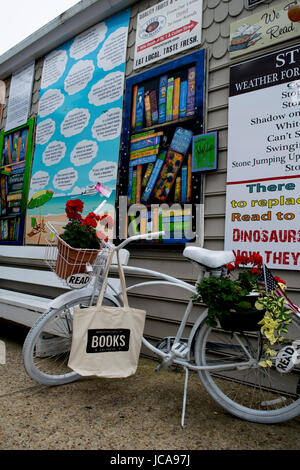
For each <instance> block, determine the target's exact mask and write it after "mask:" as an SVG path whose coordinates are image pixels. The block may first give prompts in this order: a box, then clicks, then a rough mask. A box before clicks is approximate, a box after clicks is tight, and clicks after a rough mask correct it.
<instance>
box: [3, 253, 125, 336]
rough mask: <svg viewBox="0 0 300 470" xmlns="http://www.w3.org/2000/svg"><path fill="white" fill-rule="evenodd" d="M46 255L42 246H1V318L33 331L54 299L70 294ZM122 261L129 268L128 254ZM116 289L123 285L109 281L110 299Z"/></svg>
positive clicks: (114, 280)
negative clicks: (35, 323)
mask: <svg viewBox="0 0 300 470" xmlns="http://www.w3.org/2000/svg"><path fill="white" fill-rule="evenodd" d="M44 254H45V247H40V246H0V318H3V319H6V320H10V321H13V322H15V323H19V324H22V325H26V326H29V327H31V326H32V324H33V323H34V321H35V320H36V319H37V318H38V316H39V315H40V314H42V313H43V312H45V311H46V310H47V309H48V307H49V303H50V302H51V300H52V299H54V298H55V297H57V296H58V295H60V294H62V293H64V292H67V291H68V290H69V288H68V287H67V286H66V284H65V283H64V282H63V281H62V280H61V279H60V278H58V277H57V276H56V274H55V273H54V272H52V271H51V270H50V269H49V268H48V267H47V265H46V263H45V261H44ZM120 258H121V262H122V264H123V265H124V266H126V265H127V264H128V261H129V252H128V251H127V250H121V252H120ZM112 264H116V258H115V257H114V258H113V262H112ZM114 289H115V290H119V289H120V281H119V279H117V278H109V280H108V287H107V293H108V295H114V293H115V290H114Z"/></svg>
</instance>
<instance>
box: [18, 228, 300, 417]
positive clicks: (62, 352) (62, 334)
mask: <svg viewBox="0 0 300 470" xmlns="http://www.w3.org/2000/svg"><path fill="white" fill-rule="evenodd" d="M151 235H156V236H157V235H158V234H148V235H138V236H134V237H130V238H128V239H127V240H125V241H123V242H122V243H121V244H120V245H119V246H118V247H116V246H114V245H112V244H109V248H110V249H113V250H116V251H117V250H120V249H122V248H124V247H125V246H126V245H127V244H128V243H130V242H131V241H135V240H138V239H142V238H149V236H151ZM103 253H104V251H103ZM183 255H184V256H185V257H187V258H188V259H189V260H190V261H191V262H192V263H193V264H194V265H195V266H197V268H198V271H199V275H198V278H197V281H196V283H198V282H199V281H200V279H201V278H202V276H203V275H204V272H205V271H206V272H208V273H209V275H217V276H219V275H222V274H223V273H224V271H225V269H224V265H225V264H227V263H230V262H231V261H233V258H234V256H233V253H232V252H231V251H210V250H206V249H203V248H198V247H192V246H191V247H186V248H185V249H184V251H183ZM100 256H101V255H100ZM124 272H125V274H126V273H134V274H137V275H139V274H144V275H149V276H151V277H155V278H157V280H153V281H148V282H141V283H138V284H135V285H133V286H130V287H129V288H127V291H128V292H129V291H131V290H133V289H134V290H135V289H137V288H138V287H145V286H154V285H157V284H160V285H161V284H163V285H165V286H166V287H168V286H173V287H174V286H175V287H176V288H178V289H179V288H180V289H183V290H185V291H187V292H189V293H190V296H191V297H192V295H194V294H196V287H195V286H196V283H195V285H191V284H189V283H186V282H183V281H181V280H179V279H176V278H175V277H172V276H168V275H165V274H162V273H159V272H156V271H151V270H147V269H143V268H135V267H129V266H124ZM96 281H97V284H98V285H97V289H96V293H95V291H94V290H92V288H91V287H85V288H83V289H81V290H79V291H78V290H74V291H70V292H67V293H65V294H62V295H61V296H59V297H57V298H56V299H54V300H53V301H52V302H50V304H49V309H48V311H47V312H45V313H44V314H43V315H41V317H40V318H39V319H38V320H37V321H36V322H35V323H34V325H33V326H32V328H31V329H30V331H29V333H28V335H27V337H26V340H25V342H24V346H23V361H24V366H25V370H26V371H27V373H28V375H29V376H30V377H31V378H32V379H34V380H36V381H37V382H39V383H41V384H45V385H49V386H51V385H60V384H66V383H69V382H73V381H75V380H78V379H79V378H80V376H79V375H78V374H76V373H75V372H73V371H72V370H70V369H69V368H68V366H67V364H68V359H69V352H70V346H71V341H72V317H73V311H74V308H75V307H77V306H89V305H92V304H93V302H94V300H95V299H96V298H97V292H99V288H100V285H101V273H97V279H96ZM104 300H105V301H104V303H105V304H106V305H120V302H121V298H120V293H119V292H116V294H115V295H109V294H107V295H106V297H105V299H104ZM192 307H193V301H192V299H191V300H190V301H189V302H188V304H187V307H186V311H185V313H184V315H183V318H182V321H181V323H180V325H179V327H178V331H177V333H176V336H175V337H173V336H169V337H166V338H163V339H162V340H160V341H159V342H158V343H157V344H156V346H153V345H152V344H151V343H150V342H149V341H148V340H147V339H146V338H143V344H144V345H145V346H146V347H147V348H148V349H150V350H151V351H152V352H153V353H155V354H156V355H157V356H158V357H159V358H160V364H159V365H158V367H156V371H159V370H160V368H161V367H164V368H167V369H168V368H170V367H171V366H172V365H176V366H182V367H183V368H184V370H185V385H184V396H183V408H182V418H181V421H182V426H183V423H184V414H185V403H186V394H187V387H188V376H189V371H196V372H197V373H198V374H199V377H200V379H201V381H202V383H203V385H204V386H205V388H206V390H207V391H208V393H209V394H210V395H211V396H212V397H213V398H214V399H215V400H216V402H217V403H219V405H220V406H222V407H223V408H224V409H225V410H227V411H228V412H229V413H231V414H233V415H235V416H237V417H239V418H241V419H245V420H248V421H253V422H257V423H266V424H271V423H279V422H282V421H286V420H288V419H291V418H294V417H296V416H298V415H299V414H300V365H299V363H297V362H299V361H295V364H294V367H293V368H290V370H289V373H281V372H280V369H279V368H277V367H276V359H274V360H273V365H272V367H271V368H267V369H266V368H262V367H260V366H259V365H258V363H259V362H260V361H261V360H262V358H263V354H264V349H263V341H262V337H261V334H260V332H243V331H239V332H237V331H226V330H224V329H222V328H211V327H210V326H208V325H207V324H206V317H207V309H206V310H205V311H204V312H203V313H201V314H199V317H198V319H197V320H196V322H195V323H194V325H193V327H192V329H191V332H190V334H189V336H188V338H184V337H183V332H184V329H185V326H186V324H187V321H188V319H189V316H190V313H191V310H192ZM299 338H300V320H299V318H298V317H297V316H296V315H293V320H292V323H291V324H290V326H289V331H288V334H287V335H286V337H285V342H284V344H282V345H280V344H279V345H276V348H277V351H278V354H279V353H280V351H281V349H282V348H283V346H284V347H286V346H287V345H288V344H290V345H291V344H293V343H294V342H295V341H296V340H299Z"/></svg>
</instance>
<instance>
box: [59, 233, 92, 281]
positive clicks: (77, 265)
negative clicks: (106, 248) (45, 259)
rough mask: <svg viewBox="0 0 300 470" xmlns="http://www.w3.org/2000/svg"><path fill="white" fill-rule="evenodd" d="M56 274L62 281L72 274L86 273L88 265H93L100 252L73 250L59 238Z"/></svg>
mask: <svg viewBox="0 0 300 470" xmlns="http://www.w3.org/2000/svg"><path fill="white" fill-rule="evenodd" d="M57 250H58V251H57V260H56V266H55V273H56V274H57V275H58V276H59V277H60V278H61V279H68V277H69V276H71V274H77V273H84V272H86V264H87V263H89V264H91V265H93V263H94V262H95V259H96V257H97V255H98V253H99V250H84V249H81V248H72V247H71V246H69V245H68V244H67V243H66V242H64V240H62V239H61V238H60V237H58V242H57Z"/></svg>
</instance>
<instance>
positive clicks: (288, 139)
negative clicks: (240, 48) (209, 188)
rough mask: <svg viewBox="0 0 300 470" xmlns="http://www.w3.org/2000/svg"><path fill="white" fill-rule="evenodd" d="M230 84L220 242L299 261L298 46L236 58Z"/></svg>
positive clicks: (268, 257)
mask: <svg viewBox="0 0 300 470" xmlns="http://www.w3.org/2000/svg"><path fill="white" fill-rule="evenodd" d="M251 70H252V71H253V70H255V72H253V73H252V74H251ZM230 90H231V97H230V99H229V135H228V175H227V189H226V223H225V248H226V249H232V250H234V251H235V252H236V253H237V254H241V253H244V254H249V252H259V253H260V254H261V255H262V256H263V257H264V260H265V262H266V263H267V264H268V265H269V266H270V267H273V268H284V269H300V230H299V227H300V223H299V222H300V220H299V219H300V210H299V209H300V197H299V196H300V171H299V170H300V106H299V105H300V48H299V47H294V48H290V49H286V50H283V51H280V52H278V53H274V54H269V55H268V56H264V57H262V58H259V59H256V60H254V61H249V62H247V63H245V64H241V65H240V66H239V65H238V66H236V67H235V69H234V70H232V75H231V88H230ZM241 117H242V118H241Z"/></svg>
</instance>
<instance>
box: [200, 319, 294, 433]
mask: <svg viewBox="0 0 300 470" xmlns="http://www.w3.org/2000/svg"><path fill="white" fill-rule="evenodd" d="M296 340H298V344H299V340H300V321H299V319H298V318H297V317H296V316H294V317H293V320H292V323H291V324H290V326H289V331H288V333H287V335H286V337H285V342H284V343H282V344H279V345H277V346H272V349H275V350H276V351H277V356H276V358H277V361H276V358H274V359H273V360H272V367H267V368H264V367H261V366H260V365H259V362H260V361H261V360H263V351H264V349H263V344H262V338H261V334H260V333H253V332H251V333H250V332H248V333H246V332H239V333H238V332H229V331H224V330H221V329H216V328H211V327H209V326H207V325H206V324H203V325H202V328H201V329H200V331H199V334H198V336H197V339H196V342H195V361H196V364H197V365H198V366H213V365H224V366H225V365H226V364H227V365H228V364H234V366H233V367H232V368H231V369H230V370H223V371H219V372H216V370H215V371H213V370H201V371H199V376H200V379H201V381H202V383H203V385H204V386H205V388H206V390H207V391H208V393H209V394H210V395H211V396H212V397H213V398H214V399H215V400H216V402H217V403H219V404H220V405H221V406H222V407H223V408H224V409H226V410H227V411H228V412H230V413H231V414H233V415H235V416H237V417H239V418H241V419H245V420H247V421H252V422H256V423H265V424H272V423H279V422H282V421H286V420H288V419H291V418H294V417H296V416H298V415H299V414H300V364H299V362H300V361H299V359H297V357H296V358H295V356H294V357H293V367H291V368H290V370H289V372H287V373H282V372H280V371H281V369H280V366H279V363H278V358H279V357H280V355H278V353H279V352H280V351H281V355H282V354H283V353H284V351H283V349H284V348H285V347H286V346H288V345H295V341H296ZM298 353H299V350H298ZM249 358H252V360H253V363H252V365H249V366H246V365H245V363H246V362H247V361H249ZM284 360H288V361H291V358H287V359H285V358H284ZM242 363H243V364H242Z"/></svg>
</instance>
